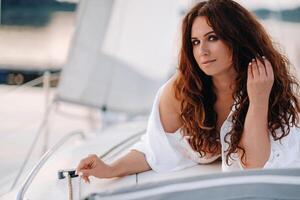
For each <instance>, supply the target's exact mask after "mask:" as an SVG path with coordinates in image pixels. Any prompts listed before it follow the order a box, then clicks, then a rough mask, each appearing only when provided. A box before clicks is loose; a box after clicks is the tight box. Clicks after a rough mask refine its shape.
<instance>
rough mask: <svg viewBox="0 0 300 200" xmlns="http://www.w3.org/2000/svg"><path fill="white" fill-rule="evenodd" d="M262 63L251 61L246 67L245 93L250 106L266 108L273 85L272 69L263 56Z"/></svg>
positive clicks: (257, 60)
mask: <svg viewBox="0 0 300 200" xmlns="http://www.w3.org/2000/svg"><path fill="white" fill-rule="evenodd" d="M262 58H263V61H264V62H261V61H260V60H259V59H258V58H256V59H252V61H251V62H250V63H249V65H248V79H247V92H248V96H249V101H250V105H254V106H258V107H259V106H265V105H266V106H268V103H269V96H270V93H271V89H272V86H273V83H274V73H273V68H272V65H271V63H270V61H269V60H267V59H266V58H265V57H264V56H263V57H262Z"/></svg>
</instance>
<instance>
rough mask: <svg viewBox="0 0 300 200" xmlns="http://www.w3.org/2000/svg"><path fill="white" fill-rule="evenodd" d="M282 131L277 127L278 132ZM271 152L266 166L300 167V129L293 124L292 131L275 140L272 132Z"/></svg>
mask: <svg viewBox="0 0 300 200" xmlns="http://www.w3.org/2000/svg"><path fill="white" fill-rule="evenodd" d="M279 131H281V130H280V129H277V130H276V132H279ZM270 141H271V152H270V156H269V159H268V161H267V162H266V164H265V165H264V168H293V167H300V129H299V128H297V127H295V126H293V127H291V128H290V133H289V134H288V135H287V136H286V137H284V138H282V139H281V140H276V141H275V140H274V139H273V137H272V135H271V134H270Z"/></svg>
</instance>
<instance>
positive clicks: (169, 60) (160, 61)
mask: <svg viewBox="0 0 300 200" xmlns="http://www.w3.org/2000/svg"><path fill="white" fill-rule="evenodd" d="M79 7H80V10H79V17H78V19H79V21H78V24H77V26H76V27H77V29H76V32H75V34H74V38H73V43H72V46H71V48H70V49H71V51H70V54H69V58H68V61H67V64H66V66H65V67H64V68H63V73H62V76H61V81H60V85H59V89H58V98H59V99H60V100H64V101H71V102H76V103H81V104H85V105H90V106H96V107H99V108H103V107H105V108H107V109H109V110H117V111H124V112H127V113H141V112H147V111H148V110H149V109H150V107H151V104H152V101H153V98H154V94H155V92H156V90H157V89H158V87H159V86H160V85H161V84H162V82H163V81H165V80H166V78H167V76H168V74H169V73H170V71H172V70H175V66H176V61H177V60H176V56H177V55H176V54H177V51H176V45H177V44H178V36H177V34H178V27H179V26H178V25H179V24H180V19H181V11H182V4H180V3H179V1H175V0H165V1H159V0H152V1H149V0H126V1H123V0H115V1H112V0H85V1H82V2H80V6H79Z"/></svg>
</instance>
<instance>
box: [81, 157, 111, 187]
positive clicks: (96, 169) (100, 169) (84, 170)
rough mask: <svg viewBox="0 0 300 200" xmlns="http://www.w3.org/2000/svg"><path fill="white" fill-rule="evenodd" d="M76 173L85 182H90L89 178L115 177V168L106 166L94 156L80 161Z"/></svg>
mask: <svg viewBox="0 0 300 200" xmlns="http://www.w3.org/2000/svg"><path fill="white" fill-rule="evenodd" d="M76 173H77V174H78V175H79V176H81V177H82V179H83V180H84V181H85V182H90V180H89V176H94V177H97V178H111V177H113V168H112V167H111V166H110V165H107V164H105V163H104V162H103V161H102V160H101V159H100V158H99V157H98V156H97V155H95V154H92V155H89V156H88V157H86V158H84V159H82V160H81V161H80V163H79V164H78V166H77V168H76Z"/></svg>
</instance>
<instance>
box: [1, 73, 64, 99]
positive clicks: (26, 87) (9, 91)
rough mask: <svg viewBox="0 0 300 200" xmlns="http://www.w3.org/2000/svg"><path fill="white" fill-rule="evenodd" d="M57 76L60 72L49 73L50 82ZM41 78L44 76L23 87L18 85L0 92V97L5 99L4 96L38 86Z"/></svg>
mask: <svg viewBox="0 0 300 200" xmlns="http://www.w3.org/2000/svg"><path fill="white" fill-rule="evenodd" d="M59 74H60V72H56V73H51V74H50V81H53V80H57V79H58V78H59ZM43 77H44V75H42V76H40V77H38V78H36V79H33V80H31V81H29V82H26V83H24V84H23V85H20V86H18V87H16V88H13V89H8V90H6V91H4V92H2V94H1V96H2V97H5V96H4V95H9V94H11V93H15V92H17V91H25V90H27V89H28V88H30V87H33V86H36V85H38V84H41V83H43ZM28 86H29V87H28Z"/></svg>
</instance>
